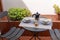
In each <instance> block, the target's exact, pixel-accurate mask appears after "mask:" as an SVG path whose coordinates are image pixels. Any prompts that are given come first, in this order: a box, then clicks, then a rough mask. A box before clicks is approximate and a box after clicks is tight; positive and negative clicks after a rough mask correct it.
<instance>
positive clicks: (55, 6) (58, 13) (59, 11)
mask: <svg viewBox="0 0 60 40" xmlns="http://www.w3.org/2000/svg"><path fill="white" fill-rule="evenodd" d="M53 7H54V9H55V12H56V13H57V15H58V20H60V8H59V6H58V5H56V4H54V6H53Z"/></svg>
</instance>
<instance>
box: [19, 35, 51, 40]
mask: <svg viewBox="0 0 60 40" xmlns="http://www.w3.org/2000/svg"><path fill="white" fill-rule="evenodd" d="M30 38H31V36H21V37H20V38H19V39H20V40H29V39H30ZM39 38H40V39H41V40H51V38H50V37H49V36H47V37H44V36H43V37H39ZM36 39H37V38H36ZM32 40H34V38H33V39H32ZM37 40H38V39H37Z"/></svg>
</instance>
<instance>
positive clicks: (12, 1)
mask: <svg viewBox="0 0 60 40" xmlns="http://www.w3.org/2000/svg"><path fill="white" fill-rule="evenodd" d="M2 4H3V10H4V11H6V10H8V9H9V8H13V7H15V8H16V7H22V8H27V7H26V5H25V4H24V2H23V1H22V0H2Z"/></svg>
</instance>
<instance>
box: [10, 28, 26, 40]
mask: <svg viewBox="0 0 60 40" xmlns="http://www.w3.org/2000/svg"><path fill="white" fill-rule="evenodd" d="M24 31H25V30H24V29H21V30H20V31H19V33H18V34H17V35H16V36H14V37H12V38H10V40H17V39H18V38H19V37H20V36H21V35H22V34H23V32H24Z"/></svg>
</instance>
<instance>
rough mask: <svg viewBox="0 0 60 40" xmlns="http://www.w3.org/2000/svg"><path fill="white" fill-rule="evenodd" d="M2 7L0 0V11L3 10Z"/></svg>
mask: <svg viewBox="0 0 60 40" xmlns="http://www.w3.org/2000/svg"><path fill="white" fill-rule="evenodd" d="M2 9H3V8H2V0H0V12H2V11H3V10H2Z"/></svg>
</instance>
